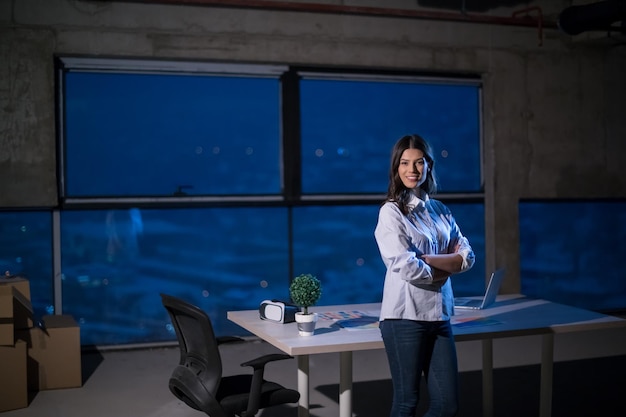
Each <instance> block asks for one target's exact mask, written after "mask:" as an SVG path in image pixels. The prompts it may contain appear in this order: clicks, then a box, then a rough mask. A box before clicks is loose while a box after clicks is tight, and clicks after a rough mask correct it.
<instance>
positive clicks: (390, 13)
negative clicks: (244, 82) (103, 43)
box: [110, 0, 557, 32]
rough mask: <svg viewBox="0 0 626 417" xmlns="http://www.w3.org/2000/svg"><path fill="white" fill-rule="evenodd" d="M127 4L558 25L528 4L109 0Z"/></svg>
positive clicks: (501, 23) (554, 26)
mask: <svg viewBox="0 0 626 417" xmlns="http://www.w3.org/2000/svg"><path fill="white" fill-rule="evenodd" d="M110 1H117V2H126V3H152V4H167V5H195V6H214V7H233V8H247V9H262V10H278V11H294V12H309V13H334V14H353V15H362V16H376V17H400V18H412V19H427V20H444V21H454V22H469V23H493V24H499V25H508V26H526V27H534V26H538V27H539V30H540V32H541V28H542V27H545V26H548V27H551V28H555V29H556V28H557V25H556V23H550V24H548V25H546V24H545V22H543V20H542V19H543V18H542V16H541V9H540V8H539V7H531V8H529V9H538V10H539V12H540V13H539V15H540V18H539V20H535V19H533V18H531V17H529V16H526V18H524V19H521V18H517V17H515V15H516V14H517V13H518V12H516V13H514V15H513V16H512V17H502V16H486V15H468V14H466V13H462V14H456V13H446V12H435V11H425V10H410V9H389V8H384V7H364V6H343V5H333V4H320V3H293V2H288V1H272V0H267V1H264V0H110ZM529 9H524V10H522V11H527V10H529Z"/></svg>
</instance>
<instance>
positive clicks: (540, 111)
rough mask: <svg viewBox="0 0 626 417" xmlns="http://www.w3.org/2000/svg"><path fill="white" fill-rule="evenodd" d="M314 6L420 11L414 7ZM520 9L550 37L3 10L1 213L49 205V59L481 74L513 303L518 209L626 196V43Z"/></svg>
mask: <svg viewBox="0 0 626 417" xmlns="http://www.w3.org/2000/svg"><path fill="white" fill-rule="evenodd" d="M283 3H284V2H283ZM292 3H305V2H302V1H300V2H292ZM309 3H312V1H311V2H309ZM316 3H317V4H327V5H328V4H330V5H339V6H341V5H346V4H348V5H350V4H352V5H360V6H379V7H380V5H381V4H384V5H385V7H390V8H404V9H406V10H407V11H408V12H413V11H417V10H420V8H419V6H417V5H416V4H415V3H416V2H414V1H408V0H387V1H385V2H381V1H352V2H348V1H331V0H326V1H322V0H320V1H318V2H316ZM417 3H418V4H419V2H417ZM520 3H521V4H522V6H520V7H526V5H530V6H539V7H541V9H542V11H543V15H544V18H545V20H546V22H545V24H546V26H548V27H544V28H543V30H542V31H540V30H539V29H538V28H537V27H532V26H520V25H512V24H507V23H506V22H504V19H502V21H501V22H495V23H491V22H487V23H477V22H474V21H467V22H459V21H453V20H439V19H436V20H433V19H420V18H416V17H389V16H373V15H358V14H350V13H315V12H301V11H279V10H261V9H245V8H227V7H203V6H189V5H164V4H145V3H133V2H105V1H81V0H19V1H18V0H0V140H1V143H0V208H2V207H4V208H6V207H9V208H10V207H14V208H17V207H53V206H55V205H56V203H57V194H56V193H57V190H56V181H57V179H56V155H55V149H56V148H55V146H56V145H55V141H56V137H55V100H54V97H55V96H54V95H55V87H54V69H53V57H54V56H55V55H85V56H107V57H109V56H110V57H141V58H158V59H184V60H206V61H211V60H219V61H230V62H232V61H235V62H255V63H286V64H311V65H327V66H342V67H348V66H355V67H373V68H392V69H410V70H426V71H438V72H442V73H475V74H480V75H481V76H482V78H483V80H484V103H483V109H482V111H483V115H484V125H483V131H484V145H485V146H484V157H485V166H486V172H485V181H486V182H485V192H486V203H487V204H486V209H487V210H486V212H487V216H486V217H487V227H488V231H487V233H488V235H490V236H491V237H492V239H491V247H488V248H487V252H488V259H487V263H488V265H487V267H488V269H490V268H491V267H493V266H495V265H498V266H501V265H505V266H506V267H507V268H508V270H509V272H510V276H511V277H512V279H510V280H508V283H507V284H506V285H507V287H505V288H504V291H505V292H517V291H519V255H518V253H519V248H518V242H519V236H518V222H517V207H518V202H519V200H520V199H524V198H546V199H550V198H596V197H609V198H626V176H625V175H623V174H622V175H620V174H621V172H620V171H621V169H622V168H623V167H626V140H625V139H626V118H625V117H624V115H625V114H624V113H625V112H624V110H623V105H622V99H623V97H625V96H626V76H625V75H626V47H625V46H624V42H625V39H623V37H622V39H619V38H617V39H616V38H614V37H613V38H609V37H607V36H606V35H605V34H600V35H595V34H593V35H590V34H583V35H578V36H577V37H574V38H573V37H570V36H568V35H565V34H563V33H561V32H560V31H559V30H557V29H556V27H554V26H552V27H549V26H550V24H549V23H550V22H554V21H555V20H556V17H557V15H558V13H559V12H560V11H561V10H562V9H563V8H564V7H567V6H568V5H570V4H571V2H569V1H548V0H546V1H530V2H520ZM513 10H514V8H513V9H493V10H491V11H488V12H485V13H482V14H481V16H482V17H485V16H487V17H503V18H508V17H510V16H511V12H512V11H513ZM438 12H442V11H441V10H439V11H438ZM443 12H447V13H450V14H454V13H457V14H458V13H460V12H459V11H453V10H448V11H443ZM535 16H536V14H535ZM619 42H621V45H620V44H619Z"/></svg>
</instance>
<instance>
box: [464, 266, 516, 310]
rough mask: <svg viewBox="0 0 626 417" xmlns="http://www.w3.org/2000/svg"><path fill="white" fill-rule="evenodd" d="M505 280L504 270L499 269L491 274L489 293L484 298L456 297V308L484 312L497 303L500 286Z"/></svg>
mask: <svg viewBox="0 0 626 417" xmlns="http://www.w3.org/2000/svg"><path fill="white" fill-rule="evenodd" d="M503 279H504V269H498V270H497V271H495V272H492V273H491V277H489V284H487V291H486V292H485V295H484V296H483V297H482V298H476V297H456V298H455V299H454V308H459V309H470V310H482V309H485V308H487V307H489V306H490V305H492V304H493V303H494V302H495V301H496V296H497V295H498V291H500V284H502V280H503Z"/></svg>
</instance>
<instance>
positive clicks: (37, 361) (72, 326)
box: [0, 277, 82, 412]
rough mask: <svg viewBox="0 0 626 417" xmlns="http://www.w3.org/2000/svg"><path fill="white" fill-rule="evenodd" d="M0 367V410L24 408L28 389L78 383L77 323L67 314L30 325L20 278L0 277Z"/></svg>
mask: <svg viewBox="0 0 626 417" xmlns="http://www.w3.org/2000/svg"><path fill="white" fill-rule="evenodd" d="M0 369H2V372H0V392H1V393H2V395H0V412H2V411H7V410H14V409H17V408H24V407H27V406H28V390H32V391H39V390H47V389H57V388H74V387H80V386H81V385H82V371H81V352H80V329H79V327H78V325H77V324H76V322H75V321H74V319H73V318H72V316H69V315H53V316H44V317H43V318H42V320H41V322H40V323H36V324H34V323H33V309H32V306H31V301H30V284H29V282H28V280H27V279H25V278H2V277H0ZM5 394H6V395H5Z"/></svg>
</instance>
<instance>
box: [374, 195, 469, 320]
mask: <svg viewBox="0 0 626 417" xmlns="http://www.w3.org/2000/svg"><path fill="white" fill-rule="evenodd" d="M422 196H423V198H424V199H423V200H422V199H420V198H418V197H417V196H414V197H413V198H412V199H411V201H410V202H409V206H410V208H411V213H410V214H409V215H408V216H405V215H404V214H402V212H401V211H400V209H399V208H398V206H397V205H396V204H395V203H393V202H390V201H388V202H386V203H385V204H383V205H382V206H381V208H380V211H379V214H378V223H377V225H376V230H375V231H374V236H375V238H376V242H377V244H378V249H379V250H380V255H381V257H382V259H383V262H384V263H385V266H386V268H387V272H386V274H385V285H384V289H383V300H382V307H381V311H380V320H385V319H408V320H421V321H442V320H450V317H451V316H452V315H454V295H453V293H452V283H451V282H450V279H449V278H448V279H446V280H445V281H443V280H442V281H437V282H434V281H433V274H432V270H431V268H430V266H429V265H428V264H426V263H425V262H424V261H423V260H422V259H421V258H420V256H421V255H423V254H445V253H455V252H456V253H458V254H460V255H461V256H462V257H463V264H462V266H461V272H464V271H467V270H468V269H470V268H471V267H472V266H473V265H474V252H473V250H472V247H471V246H470V244H469V241H468V240H467V238H465V237H464V236H463V234H462V233H461V230H460V229H459V227H458V225H457V224H456V221H455V220H454V217H453V216H452V213H451V212H450V210H449V209H448V208H447V207H446V206H445V205H444V204H443V203H441V202H440V201H438V200H434V199H430V198H429V197H428V195H426V194H422Z"/></svg>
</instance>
